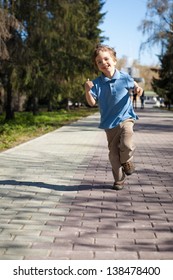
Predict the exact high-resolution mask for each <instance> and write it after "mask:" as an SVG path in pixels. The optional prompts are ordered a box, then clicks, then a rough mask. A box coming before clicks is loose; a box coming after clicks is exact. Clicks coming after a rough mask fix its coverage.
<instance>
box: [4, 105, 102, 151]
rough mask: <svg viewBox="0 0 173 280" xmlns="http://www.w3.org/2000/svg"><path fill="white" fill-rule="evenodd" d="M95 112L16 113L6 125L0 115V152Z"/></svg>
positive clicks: (95, 110) (84, 110) (87, 109)
mask: <svg viewBox="0 0 173 280" xmlns="http://www.w3.org/2000/svg"><path fill="white" fill-rule="evenodd" d="M97 111H98V110H97V109H96V108H80V109H75V110H71V111H66V110H60V111H57V112H40V113H39V114H38V115H36V116H33V114H32V113H30V112H18V113H15V120H13V121H9V122H6V123H4V116H3V115H1V116H0V151H4V150H6V149H9V148H11V147H14V146H16V145H18V144H20V143H23V142H26V141H28V140H30V139H32V138H35V137H37V136H40V135H42V134H45V133H48V132H50V131H52V130H55V129H57V128H59V127H61V126H63V125H65V124H67V123H70V122H73V121H76V120H78V119H80V118H82V117H86V116H89V115H91V114H93V113H95V112H97Z"/></svg>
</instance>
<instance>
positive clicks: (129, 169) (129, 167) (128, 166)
mask: <svg viewBox="0 0 173 280" xmlns="http://www.w3.org/2000/svg"><path fill="white" fill-rule="evenodd" d="M122 167H123V170H124V173H126V175H132V174H133V172H134V171H135V165H134V163H133V162H132V161H127V162H125V163H123V164H122Z"/></svg>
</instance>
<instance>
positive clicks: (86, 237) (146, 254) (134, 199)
mask: <svg viewBox="0 0 173 280" xmlns="http://www.w3.org/2000/svg"><path fill="white" fill-rule="evenodd" d="M137 113H138V115H139V117H140V119H139V120H138V121H137V122H136V124H135V135H134V140H135V143H136V146H137V148H136V153H135V163H136V173H135V174H133V175H132V176H129V177H128V178H127V180H126V185H125V188H124V189H123V190H122V191H114V190H112V189H111V187H112V184H113V177H112V172H111V167H110V164H109V160H108V150H107V142H106V137H105V133H104V131H102V130H99V129H98V128H97V126H98V122H99V115H98V114H95V115H93V116H90V117H87V118H84V119H81V120H80V121H77V122H75V123H72V124H71V125H67V126H64V127H62V128H60V129H58V130H56V131H54V132H51V133H48V134H46V135H44V136H42V137H39V138H36V139H34V140H31V141H29V142H27V143H25V144H22V145H19V146H17V147H15V148H13V149H9V150H7V151H5V152H3V153H0V167H1V168H0V204H1V208H0V221H1V223H0V259H2V260H12V259H16V260H17V259H19V260H29V259H32V260H34V259H40V260H41V259H47V260H51V259H64V260H69V259H81V260H82V259H88V260H92V259H97V260H101V259H103V260H104V259H105V260H106V259H147V260H148V259H173V175H172V166H173V159H172V151H173V144H172V138H173V113H172V112H167V111H160V110H158V109H156V110H153V109H150V110H149V109H144V110H141V111H139V112H137Z"/></svg>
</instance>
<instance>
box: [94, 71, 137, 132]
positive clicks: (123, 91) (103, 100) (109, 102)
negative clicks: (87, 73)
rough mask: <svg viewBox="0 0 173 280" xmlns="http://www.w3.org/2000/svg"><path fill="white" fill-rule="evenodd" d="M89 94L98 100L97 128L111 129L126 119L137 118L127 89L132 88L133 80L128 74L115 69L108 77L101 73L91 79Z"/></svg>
mask: <svg viewBox="0 0 173 280" xmlns="http://www.w3.org/2000/svg"><path fill="white" fill-rule="evenodd" d="M92 82H93V84H94V86H93V87H92V89H91V91H90V92H91V94H92V96H93V97H94V99H95V100H96V101H97V102H98V106H99V109H100V114H101V119H100V125H99V128H102V129H111V128H113V127H116V126H118V125H119V124H120V123H121V122H123V121H125V120H126V119H129V118H131V119H134V120H136V119H138V117H137V115H136V114H135V112H134V110H133V105H132V101H131V98H130V95H129V90H130V89H133V88H134V80H133V79H132V78H131V76H129V74H127V73H124V72H121V71H118V70H117V69H116V71H115V73H114V76H113V77H112V78H111V79H109V78H108V77H106V76H105V75H104V74H103V73H102V74H101V76H99V77H97V78H96V79H95V80H93V81H92Z"/></svg>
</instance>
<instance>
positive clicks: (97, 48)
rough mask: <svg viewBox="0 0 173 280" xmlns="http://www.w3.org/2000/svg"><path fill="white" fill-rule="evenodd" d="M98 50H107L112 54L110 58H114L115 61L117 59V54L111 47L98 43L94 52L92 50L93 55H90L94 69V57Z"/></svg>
mask: <svg viewBox="0 0 173 280" xmlns="http://www.w3.org/2000/svg"><path fill="white" fill-rule="evenodd" d="M100 51H102V52H103V51H108V52H109V53H110V55H111V56H112V58H113V59H115V61H117V56H116V55H117V54H116V51H115V50H114V49H113V48H111V47H109V46H107V45H101V44H98V45H96V47H95V49H94V52H93V56H92V61H93V63H94V66H95V68H96V69H98V67H97V64H96V57H97V56H98V54H99V52H100Z"/></svg>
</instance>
